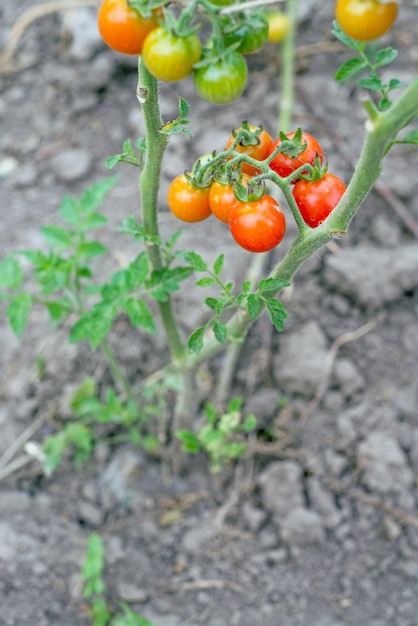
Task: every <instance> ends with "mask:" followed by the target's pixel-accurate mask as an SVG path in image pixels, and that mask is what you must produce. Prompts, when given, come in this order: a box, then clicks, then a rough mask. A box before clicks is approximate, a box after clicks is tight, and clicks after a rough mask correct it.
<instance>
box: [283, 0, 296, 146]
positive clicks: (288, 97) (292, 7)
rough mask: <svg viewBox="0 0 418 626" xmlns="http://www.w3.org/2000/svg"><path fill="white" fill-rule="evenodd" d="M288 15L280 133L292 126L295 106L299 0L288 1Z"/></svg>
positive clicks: (285, 131) (284, 48)
mask: <svg viewBox="0 0 418 626" xmlns="http://www.w3.org/2000/svg"><path fill="white" fill-rule="evenodd" d="M286 13H287V17H288V20H289V30H288V32H287V34H286V37H285V38H284V40H283V44H282V76H281V93H282V95H281V98H280V103H279V119H278V125H279V128H278V131H279V133H280V131H283V132H284V133H287V132H288V131H289V130H290V128H291V124H292V113H293V105H294V99H295V94H294V73H295V67H294V65H295V41H296V32H297V21H298V0H287V7H286Z"/></svg>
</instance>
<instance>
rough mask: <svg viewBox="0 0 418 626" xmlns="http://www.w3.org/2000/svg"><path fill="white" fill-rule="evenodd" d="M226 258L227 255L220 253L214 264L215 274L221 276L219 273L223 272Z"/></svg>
mask: <svg viewBox="0 0 418 626" xmlns="http://www.w3.org/2000/svg"><path fill="white" fill-rule="evenodd" d="M224 260H225V255H224V254H220V255H219V256H218V258H217V259H216V261H215V263H214V264H213V272H214V274H215V276H219V274H220V273H221V272H222V269H223V266H224Z"/></svg>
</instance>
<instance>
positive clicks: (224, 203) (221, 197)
mask: <svg viewBox="0 0 418 626" xmlns="http://www.w3.org/2000/svg"><path fill="white" fill-rule="evenodd" d="M249 180H250V176H246V175H245V174H244V175H243V177H242V179H241V181H240V183H241V184H242V185H245V184H246V183H248V181H249ZM237 202H239V200H238V199H237V198H236V197H235V194H234V188H233V187H232V185H228V184H226V183H221V182H218V181H215V182H214V183H212V185H211V187H210V191H209V206H210V208H211V211H212V213H213V214H214V215H215V216H216V217H217V218H218V220H221V222H225V224H227V223H228V217H229V212H230V210H231V208H232V206H233V205H234V204H235V203H237Z"/></svg>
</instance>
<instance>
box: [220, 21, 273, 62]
mask: <svg viewBox="0 0 418 626" xmlns="http://www.w3.org/2000/svg"><path fill="white" fill-rule="evenodd" d="M244 20H245V21H244ZM268 34H269V22H268V19H267V14H266V13H265V12H264V11H257V12H253V13H251V14H250V15H248V14H245V16H244V18H243V20H242V22H241V23H239V24H238V26H237V28H236V29H235V30H233V31H232V32H230V33H227V34H226V35H225V44H226V45H227V46H230V45H232V44H234V43H236V42H239V46H238V47H237V48H236V51H237V52H240V53H241V54H253V53H254V52H258V50H261V48H262V47H263V46H264V44H265V43H266V41H267V37H268Z"/></svg>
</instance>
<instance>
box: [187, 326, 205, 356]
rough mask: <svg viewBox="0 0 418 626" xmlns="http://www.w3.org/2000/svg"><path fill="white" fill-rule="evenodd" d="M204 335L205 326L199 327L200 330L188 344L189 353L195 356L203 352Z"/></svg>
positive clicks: (197, 329) (194, 332)
mask: <svg viewBox="0 0 418 626" xmlns="http://www.w3.org/2000/svg"><path fill="white" fill-rule="evenodd" d="M204 334H205V327H204V326H199V328H196V330H195V331H193V332H192V334H191V335H190V337H189V339H188V342H187V346H188V350H189V352H191V353H192V354H195V353H197V352H200V351H201V349H202V348H203V338H204Z"/></svg>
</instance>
